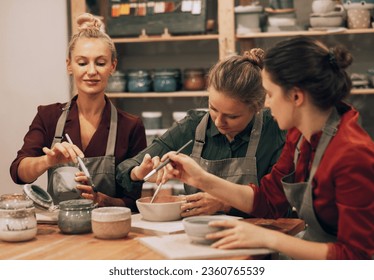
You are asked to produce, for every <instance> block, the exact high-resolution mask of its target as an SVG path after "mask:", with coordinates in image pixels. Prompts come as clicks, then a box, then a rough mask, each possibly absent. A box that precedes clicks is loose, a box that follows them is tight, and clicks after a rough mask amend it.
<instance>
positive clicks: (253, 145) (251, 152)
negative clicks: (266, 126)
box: [246, 110, 264, 157]
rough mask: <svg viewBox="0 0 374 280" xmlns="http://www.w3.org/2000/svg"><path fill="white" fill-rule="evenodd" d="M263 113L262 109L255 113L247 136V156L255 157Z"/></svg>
mask: <svg viewBox="0 0 374 280" xmlns="http://www.w3.org/2000/svg"><path fill="white" fill-rule="evenodd" d="M263 115H264V111H263V110H260V112H258V113H257V114H255V123H254V124H253V127H252V131H251V136H250V138H249V143H248V149H247V155H246V156H247V157H256V151H257V147H258V143H259V142H260V137H261V131H262V123H263V118H264V117H263Z"/></svg>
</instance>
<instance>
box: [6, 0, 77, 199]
mask: <svg viewBox="0 0 374 280" xmlns="http://www.w3.org/2000/svg"><path fill="white" fill-rule="evenodd" d="M0 34H1V40H0V61H1V63H0V77H1V78H0V79H1V82H0V97H1V109H0V130H1V141H0V142H1V146H0V149H1V150H0V151H1V159H0V178H1V186H0V194H3V193H14V192H22V189H21V188H20V187H19V186H17V185H16V184H14V183H13V181H12V179H11V178H10V175H9V166H10V164H11V162H12V161H13V159H14V158H15V157H16V153H17V151H18V150H19V149H20V148H21V146H22V144H23V137H24V135H25V134H26V132H27V130H28V127H29V125H30V124H31V122H32V120H33V118H34V116H35V114H36V110H37V106H38V105H42V104H49V103H54V102H66V101H67V100H68V99H69V97H70V94H69V80H68V76H67V72H66V66H65V59H66V48H67V42H68V18H67V4H66V0H54V1H50V0H33V1H28V0H12V1H1V3H0ZM36 183H37V184H39V185H40V186H43V187H46V186H47V185H46V184H47V181H46V176H42V177H41V178H40V179H38V181H37V182H36Z"/></svg>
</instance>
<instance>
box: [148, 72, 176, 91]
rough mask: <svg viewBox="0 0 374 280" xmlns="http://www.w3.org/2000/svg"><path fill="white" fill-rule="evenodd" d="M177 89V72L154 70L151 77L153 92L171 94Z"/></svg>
mask: <svg viewBox="0 0 374 280" xmlns="http://www.w3.org/2000/svg"><path fill="white" fill-rule="evenodd" d="M177 89H178V81H177V72H176V71H175V70H156V71H155V72H154V76H153V90H154V91H156V92H171V91H176V90H177Z"/></svg>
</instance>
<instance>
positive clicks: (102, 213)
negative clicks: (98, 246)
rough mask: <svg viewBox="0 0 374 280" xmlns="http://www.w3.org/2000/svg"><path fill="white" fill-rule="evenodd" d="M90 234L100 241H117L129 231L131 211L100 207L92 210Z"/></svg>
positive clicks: (124, 208) (122, 208)
mask: <svg viewBox="0 0 374 280" xmlns="http://www.w3.org/2000/svg"><path fill="white" fill-rule="evenodd" d="M91 224H92V232H93V234H94V235H95V237H97V238H100V239H118V238H123V237H126V236H127V235H128V233H129V232H130V229H131V210H130V208H127V207H114V206H111V207H101V208H96V209H94V210H92V213H91Z"/></svg>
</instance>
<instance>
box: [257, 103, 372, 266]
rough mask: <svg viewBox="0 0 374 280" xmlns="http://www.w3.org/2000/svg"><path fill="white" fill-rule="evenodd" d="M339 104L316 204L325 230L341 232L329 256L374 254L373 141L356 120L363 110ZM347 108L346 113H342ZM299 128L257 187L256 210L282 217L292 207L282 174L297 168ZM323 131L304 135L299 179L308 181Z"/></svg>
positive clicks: (291, 133)
mask: <svg viewBox="0 0 374 280" xmlns="http://www.w3.org/2000/svg"><path fill="white" fill-rule="evenodd" d="M343 110H344V112H342V110H341V109H339V111H340V112H339V113H340V114H341V121H340V124H339V126H338V132H337V134H336V135H335V136H334V137H333V138H332V140H331V142H330V144H329V145H328V147H327V149H326V151H325V154H324V156H323V157H322V160H321V162H320V165H319V167H318V169H317V171H316V174H315V176H314V178H313V186H314V187H313V206H314V211H315V214H316V217H317V219H318V220H319V222H320V224H321V226H322V227H323V228H324V230H325V231H326V232H329V233H331V234H335V235H337V241H336V243H331V244H329V252H328V258H329V259H371V257H372V255H373V254H374V142H373V141H372V139H371V138H370V136H369V135H368V134H367V133H366V132H365V131H364V130H363V129H362V128H361V127H360V126H359V125H358V124H357V120H358V116H359V114H358V112H357V111H355V110H354V109H352V108H349V107H348V106H346V108H344V109H343ZM342 114H343V115H342ZM300 134H301V133H300V131H298V130H297V129H291V130H290V131H289V132H288V134H287V140H286V143H285V146H284V149H283V151H282V154H281V156H280V158H279V160H278V162H277V163H276V164H275V165H274V167H273V169H272V171H271V173H270V174H268V175H266V176H265V177H264V178H263V179H262V180H261V186H262V187H261V188H253V190H254V192H255V199H254V210H253V212H252V214H254V215H255V216H259V217H266V218H278V217H281V216H283V215H285V213H286V211H287V210H288V208H289V204H288V201H287V199H286V197H285V195H284V192H283V187H282V184H281V178H282V177H284V176H285V175H288V174H289V173H291V172H292V171H293V169H294V163H293V159H294V152H295V147H296V145H297V141H298V139H299V137H300ZM320 136H321V133H317V134H316V135H313V137H312V139H311V143H309V142H307V141H304V142H303V143H302V147H301V153H300V157H299V160H298V164H297V168H296V174H295V178H296V180H297V181H296V182H301V181H306V180H307V178H308V176H309V172H310V167H311V162H312V161H313V158H314V154H315V150H316V148H317V145H318V142H319V139H320Z"/></svg>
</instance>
